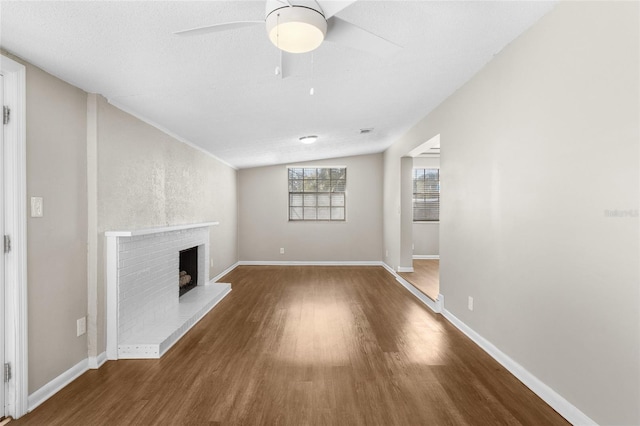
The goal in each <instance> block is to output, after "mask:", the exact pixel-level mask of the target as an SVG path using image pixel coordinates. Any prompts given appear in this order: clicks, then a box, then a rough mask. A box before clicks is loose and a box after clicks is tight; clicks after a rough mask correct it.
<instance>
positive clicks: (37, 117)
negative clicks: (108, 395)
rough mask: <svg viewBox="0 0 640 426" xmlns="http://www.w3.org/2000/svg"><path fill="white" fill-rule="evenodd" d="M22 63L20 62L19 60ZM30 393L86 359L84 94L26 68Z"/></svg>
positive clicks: (38, 71)
mask: <svg viewBox="0 0 640 426" xmlns="http://www.w3.org/2000/svg"><path fill="white" fill-rule="evenodd" d="M21 62H22V63H24V62H23V61H21ZM26 92H27V95H26V114H27V117H26V123H27V197H33V196H36V197H42V198H43V201H44V216H43V217H42V218H31V217H28V218H27V248H28V251H27V278H28V283H27V294H28V299H27V304H28V345H29V351H28V352H29V366H28V371H29V393H32V392H34V391H36V390H38V389H39V388H40V387H42V386H43V385H45V384H46V383H48V382H49V381H51V380H52V379H54V378H56V377H57V376H58V375H60V374H61V373H63V372H64V371H66V370H68V369H69V368H71V367H72V366H74V365H75V364H77V363H78V362H80V361H82V360H83V359H85V358H86V357H87V336H86V335H83V336H80V337H76V320H77V319H78V318H82V317H84V316H85V315H86V314H87V249H86V243H87V185H86V158H87V157H86V149H85V140H86V102H87V101H86V96H87V95H86V93H85V92H83V91H82V90H80V89H77V88H75V87H73V86H71V85H69V84H67V83H64V82H63V81H61V80H59V79H57V78H55V77H53V76H51V75H49V74H47V73H45V72H44V71H42V70H40V69H38V68H36V67H34V66H31V65H29V64H26Z"/></svg>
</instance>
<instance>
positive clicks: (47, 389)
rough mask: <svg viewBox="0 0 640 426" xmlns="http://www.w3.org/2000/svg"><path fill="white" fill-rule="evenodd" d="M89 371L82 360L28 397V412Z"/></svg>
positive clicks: (85, 362)
mask: <svg viewBox="0 0 640 426" xmlns="http://www.w3.org/2000/svg"><path fill="white" fill-rule="evenodd" d="M88 369H89V363H88V361H87V359H86V358H85V359H83V360H82V361H80V362H79V363H77V364H76V365H74V366H73V367H71V368H70V369H68V370H67V371H65V372H64V373H62V374H61V375H59V376H58V377H56V378H54V379H53V380H51V381H50V382H49V383H47V384H46V385H44V386H42V387H41V388H40V389H38V390H37V391H35V392H34V393H32V394H31V395H29V412H31V411H33V410H34V409H36V408H37V407H38V406H39V405H40V404H42V403H43V402H45V401H46V400H47V399H49V398H51V397H52V396H53V395H55V394H56V393H58V392H59V391H60V390H62V388H64V387H65V386H67V385H68V384H69V383H71V382H73V381H74V380H75V379H77V378H78V377H80V376H81V375H82V374H84V373H85V372H86V371H87V370H88Z"/></svg>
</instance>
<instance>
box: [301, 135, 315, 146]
mask: <svg viewBox="0 0 640 426" xmlns="http://www.w3.org/2000/svg"><path fill="white" fill-rule="evenodd" d="M317 139H318V137H317V136H316V135H311V136H303V137H301V138H300V139H299V141H300V142H302V143H306V144H307V145H308V144H311V143H314V142H315V141H316V140H317Z"/></svg>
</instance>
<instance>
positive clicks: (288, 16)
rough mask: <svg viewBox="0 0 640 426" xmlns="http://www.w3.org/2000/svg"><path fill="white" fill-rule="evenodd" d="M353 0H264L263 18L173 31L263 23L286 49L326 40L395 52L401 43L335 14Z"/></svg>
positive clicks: (311, 47)
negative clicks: (393, 41)
mask: <svg viewBox="0 0 640 426" xmlns="http://www.w3.org/2000/svg"><path fill="white" fill-rule="evenodd" d="M352 3H355V0H354V1H335V0H322V1H317V0H267V1H266V7H265V20H264V21H236V22H226V23H221V24H214V25H207V26H204V27H198V28H191V29H188V30H182V31H177V32H175V33H174V34H177V35H183V36H192V35H201V34H208V33H213V32H220V31H230V30H235V29H238V28H242V27H248V26H254V25H266V29H267V35H268V36H269V39H270V40H271V42H272V43H273V44H274V45H275V46H276V47H277V48H278V49H280V50H282V51H285V52H290V53H305V52H310V51H312V50H314V49H316V48H318V47H319V46H320V45H321V44H322V42H323V41H325V40H326V41H330V42H335V43H339V44H342V45H346V46H348V47H351V48H354V49H357V50H361V51H365V52H369V53H373V54H376V55H379V56H383V57H384V56H390V55H392V54H394V53H396V52H397V51H398V50H399V49H400V46H398V45H396V44H394V43H392V42H390V41H389V40H386V39H384V38H382V37H380V36H377V35H375V34H373V33H371V32H369V31H367V30H365V29H363V28H360V27H358V26H357V25H354V24H352V23H350V22H347V21H345V20H344V19H340V18H338V17H337V16H335V15H336V13H338V12H340V11H341V10H343V9H344V8H346V7H347V6H349V5H351V4H352ZM321 4H322V5H321Z"/></svg>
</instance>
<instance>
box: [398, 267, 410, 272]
mask: <svg viewBox="0 0 640 426" xmlns="http://www.w3.org/2000/svg"><path fill="white" fill-rule="evenodd" d="M398 272H413V266H398Z"/></svg>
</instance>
